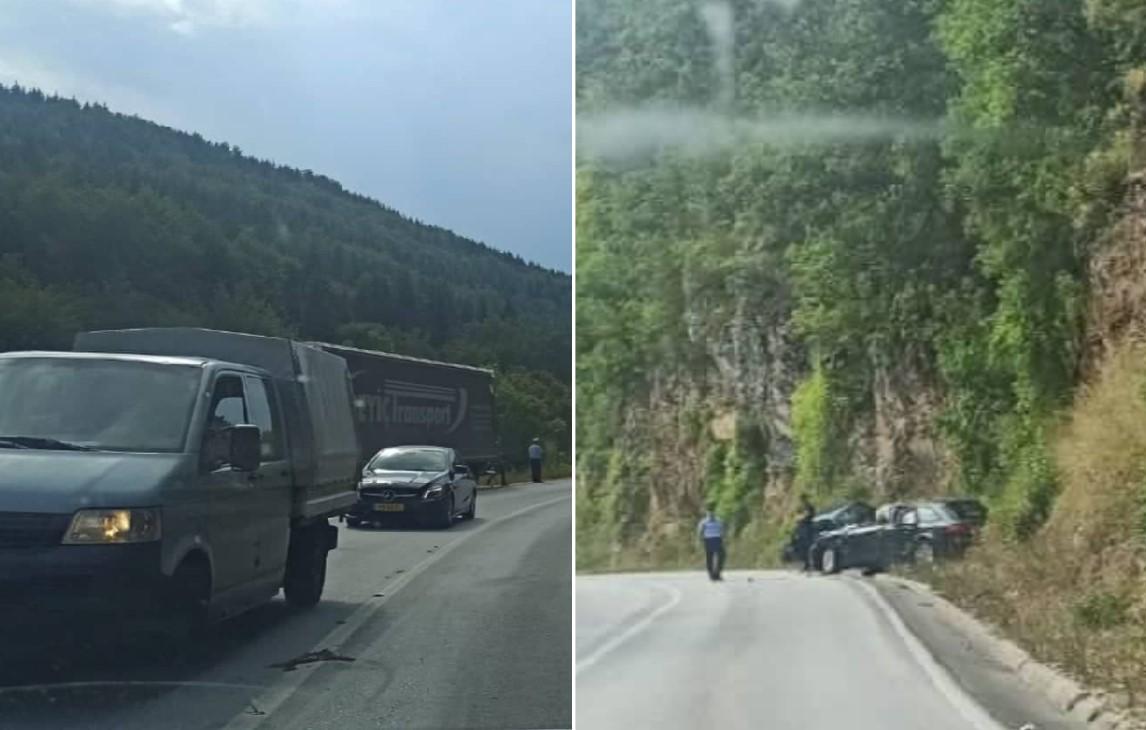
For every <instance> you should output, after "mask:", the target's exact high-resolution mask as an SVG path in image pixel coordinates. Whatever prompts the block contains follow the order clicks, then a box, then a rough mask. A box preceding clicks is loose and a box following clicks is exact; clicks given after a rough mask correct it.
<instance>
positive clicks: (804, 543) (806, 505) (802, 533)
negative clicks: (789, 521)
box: [796, 494, 816, 573]
mask: <svg viewBox="0 0 1146 730" xmlns="http://www.w3.org/2000/svg"><path fill="white" fill-rule="evenodd" d="M800 511H801V512H802V513H803V514H802V515H801V516H800V524H799V527H798V532H799V540H797V547H796V550H797V552H799V553H800V555H801V556H802V557H803V559H804V568H803V570H804V572H805V573H806V572H809V571H810V570H811V569H812V543H813V542H814V541H815V539H816V531H815V523H814V522H813V518H815V516H816V508H815V507H813V506H812V501H811V500H810V499H808V495H806V494H802V495H800Z"/></svg>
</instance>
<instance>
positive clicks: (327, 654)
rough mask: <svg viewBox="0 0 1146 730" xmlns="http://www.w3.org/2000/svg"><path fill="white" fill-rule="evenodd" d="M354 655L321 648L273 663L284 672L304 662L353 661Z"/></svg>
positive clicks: (290, 670)
mask: <svg viewBox="0 0 1146 730" xmlns="http://www.w3.org/2000/svg"><path fill="white" fill-rule="evenodd" d="M352 661H354V657H349V656H342V655H341V654H335V653H334V652H332V651H331V650H330V649H319V650H318V651H308V652H307V653H305V654H302V655H300V656H297V657H295V658H294V659H291V660H289V661H285V662H279V663H278V664H272V665H271V668H272V669H282V670H283V671H284V672H293V671H294V670H295V669H296V668H297V667H299V666H301V665H303V664H314V663H315V662H352Z"/></svg>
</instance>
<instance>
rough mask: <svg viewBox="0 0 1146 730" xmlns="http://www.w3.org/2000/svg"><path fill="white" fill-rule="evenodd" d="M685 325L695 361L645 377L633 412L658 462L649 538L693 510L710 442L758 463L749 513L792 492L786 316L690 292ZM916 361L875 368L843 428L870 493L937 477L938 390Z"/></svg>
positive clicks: (792, 355) (799, 352)
mask: <svg viewBox="0 0 1146 730" xmlns="http://www.w3.org/2000/svg"><path fill="white" fill-rule="evenodd" d="M685 324H686V330H687V332H688V338H689V342H690V345H691V346H692V347H693V348H694V350H695V351H696V352H697V353H698V354H699V356H700V357H699V358H698V359H699V361H700V362H702V363H704V365H703V366H702V367H699V368H696V369H694V370H692V371H684V370H673V371H672V372H671V374H668V371H667V367H668V366H666V372H663V373H657V374H656V375H655V376H653V378H652V380H653V383H654V386H653V388H652V389H651V393H650V397H649V401H648V403H647V405H646V407H645V408H642V409H641V413H642V414H643V416H642V418H641V419H639V420H641V421H642V422H643V424H644V428H645V429H647V433H649V434H650V435H651V436H650V439H651V440H650V442H649V443H648V445H649V446H650V447H651V448H652V453H653V456H652V461H653V462H654V463H656V464H657V465H658V466H657V467H656V471H657V474H658V477H657V478H654V479H651V480H650V497H649V503H648V512H647V517H648V525H647V528H648V529H649V531H650V534H649V535H648V536H647V539H649V540H652V541H654V542H656V541H659V540H661V539H662V538H665V537H668V536H669V534H671V533H673V532H674V531H675V530H676V529H677V527H675V526H676V525H678V524H684V523H685V522H686V521H687V520H688V519H691V518H692V517H693V516H694V515H696V514H697V513H698V512H699V510H701V509H702V508H703V504H704V499H705V494H706V491H707V489H708V487H709V486H710V485H709V484H707V483H706V481H707V480H711V479H712V464H711V463H706V462H708V461H709V460H710V459H711V451H712V446H713V444H720V443H723V444H726V445H728V444H733V443H734V442H739V443H738V447H739V448H740V449H741V450H742V451H743V450H753V453H751V454H749V456H751V457H755V458H759V460H760V461H761V462H762V466H763V469H762V471H760V472H759V473H757V474H754V478H755V479H756V483H755V484H753V485H751V486H752V490H751V491H752V492H753V494H752V495H750V496H749V499H750V500H751V503H750V504H749V505H748V512H749V513H750V515H751V514H752V513H754V512H755V513H772V514H775V513H776V512H777V511H779V512H782V513H784V514H787V513H788V512H790V511H791V507H792V505H794V502H795V496H796V495H795V494H794V493H793V478H794V475H795V470H796V448H795V446H796V445H795V441H794V434H793V429H792V397H793V394H794V393H795V391H796V388H797V386H798V385H799V383H800V382H801V380H802V379H803V378H805V377H806V376H807V375H808V373H809V366H808V355H807V351H806V348H805V346H804V344H803V342H802V341H801V340H800V338H799V337H798V336H797V333H796V332H795V329H794V326H793V324H792V321H791V319H790V316H789V312H788V311H787V309H786V308H785V307H784V306H783V304H782V303H780V304H778V303H777V302H775V301H772V302H770V303H767V304H765V305H762V304H761V302H760V301H759V300H758V299H754V298H753V297H751V296H749V295H745V296H741V297H737V298H735V299H734V300H733V301H732V302H731V303H729V302H727V301H726V302H724V303H723V305H717V304H716V303H714V302H712V301H708V300H706V299H705V298H703V297H699V296H697V297H693V298H690V299H689V300H688V302H687V306H686V316H685ZM922 361H923V360H922V357H919V356H911V357H907V358H905V359H904V360H903V361H900V362H894V363H883V364H880V365H878V366H876V367H874V368H873V371H874V373H875V375H874V377H873V379H872V381H871V383H870V408H869V409H868V410H867V412H866V413H864V414H863V415H861V416H859V417H857V418H855V420H854V421H853V422H852V423H850V424H848V425H847V434H848V436H847V442H848V444H849V446H850V452H851V453H850V461H851V465H850V471H851V473H852V475H853V480H854V481H856V482H857V483H859V484H863V485H865V486H866V487H867V488H868V490H869V493H870V494H871V497H872V498H873V499H891V498H895V497H898V496H902V495H906V494H918V493H921V492H927V491H933V492H934V491H939V488H940V485H942V484H943V483H944V481H945V478H946V470H947V466H948V463H947V457H946V455H945V454H944V452H943V449H942V447H941V445H940V443H939V439H938V434H937V430H936V427H935V423H934V422H935V417H936V415H937V414H938V412H939V410H940V407H941V402H942V398H941V395H940V393H939V391H938V390H937V388H936V387H935V385H934V383H933V381H932V379H931V378H929V377H928V376H927V375H926V374H925V373H926V369H925V367H924V366H923V365H922V364H921V363H922ZM693 420H698V421H699V422H700V423H699V426H698V425H697V424H695V423H692V421H693ZM634 425H635V424H634Z"/></svg>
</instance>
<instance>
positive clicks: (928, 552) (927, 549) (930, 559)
mask: <svg viewBox="0 0 1146 730" xmlns="http://www.w3.org/2000/svg"><path fill="white" fill-rule="evenodd" d="M911 558H912V562H914V563H915V564H916V565H932V564H934V563H935V547H934V546H933V545H932V544H931V543H929V542H927V541H923V542H918V543H916V544H915V551H914V552H913V553H912V555H911Z"/></svg>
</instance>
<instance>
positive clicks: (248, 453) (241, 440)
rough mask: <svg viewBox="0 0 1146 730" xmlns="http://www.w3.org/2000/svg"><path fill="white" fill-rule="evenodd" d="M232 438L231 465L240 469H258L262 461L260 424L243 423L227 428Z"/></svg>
mask: <svg viewBox="0 0 1146 730" xmlns="http://www.w3.org/2000/svg"><path fill="white" fill-rule="evenodd" d="M227 432H228V433H229V434H230V439H231V457H230V459H229V461H230V462H231V466H233V467H234V468H235V469H238V470H239V471H257V470H258V468H259V465H260V464H261V463H262V460H263V459H262V456H263V454H262V433H261V432H260V431H259V427H258V426H253V425H251V424H242V425H238V426H231V427H230V428H228V429H227Z"/></svg>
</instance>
